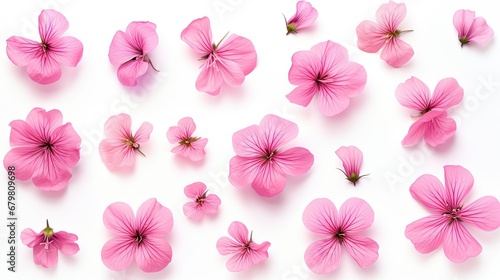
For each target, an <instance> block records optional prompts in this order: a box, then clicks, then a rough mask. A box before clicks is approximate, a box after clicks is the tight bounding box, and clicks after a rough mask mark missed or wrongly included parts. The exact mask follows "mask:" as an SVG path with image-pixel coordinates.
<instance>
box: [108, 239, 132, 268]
mask: <svg viewBox="0 0 500 280" xmlns="http://www.w3.org/2000/svg"><path fill="white" fill-rule="evenodd" d="M137 247H138V246H137V242H136V241H135V239H134V238H133V237H131V236H123V237H122V236H120V237H116V238H113V239H111V240H109V241H108V242H106V244H104V246H103V247H102V250H101V259H102V263H103V264H104V265H105V266H106V267H107V268H109V269H111V270H115V271H119V270H124V269H125V268H127V267H128V266H129V265H130V264H131V263H132V261H133V260H134V258H135V256H136V250H137Z"/></svg>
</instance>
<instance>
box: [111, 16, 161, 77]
mask: <svg viewBox="0 0 500 280" xmlns="http://www.w3.org/2000/svg"><path fill="white" fill-rule="evenodd" d="M157 45H158V34H156V24H154V23H152V22H148V21H133V22H131V23H130V24H129V25H128V26H127V30H126V32H123V31H121V30H118V31H117V32H116V33H115V36H114V37H113V41H111V45H110V46H109V53H108V56H109V61H110V62H111V64H112V65H114V66H119V67H118V73H117V75H118V80H119V81H120V83H122V85H124V86H135V85H137V78H138V77H140V76H142V75H144V74H145V73H146V71H147V70H148V67H149V65H151V67H152V68H153V69H154V70H155V71H158V70H157V69H156V68H155V67H154V66H153V63H152V62H151V59H150V58H149V56H148V54H149V53H150V52H152V51H153V50H154V49H155V48H156V46H157Z"/></svg>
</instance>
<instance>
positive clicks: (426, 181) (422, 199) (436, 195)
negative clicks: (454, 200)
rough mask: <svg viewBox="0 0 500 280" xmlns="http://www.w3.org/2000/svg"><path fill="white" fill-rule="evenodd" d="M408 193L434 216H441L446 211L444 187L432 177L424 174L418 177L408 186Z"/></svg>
mask: <svg viewBox="0 0 500 280" xmlns="http://www.w3.org/2000/svg"><path fill="white" fill-rule="evenodd" d="M410 193H411V196H413V198H415V200H416V201H418V202H419V203H420V204H422V205H423V206H425V207H426V208H427V209H429V210H431V211H432V212H433V213H434V214H442V213H443V211H445V210H446V209H447V201H446V192H445V190H444V186H443V184H441V182H440V181H439V179H438V178H436V176H434V175H429V174H424V175H422V176H420V177H418V178H417V180H415V182H414V183H413V184H412V185H411V186H410Z"/></svg>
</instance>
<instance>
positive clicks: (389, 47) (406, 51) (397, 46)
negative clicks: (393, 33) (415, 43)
mask: <svg viewBox="0 0 500 280" xmlns="http://www.w3.org/2000/svg"><path fill="white" fill-rule="evenodd" d="M413 54H414V52H413V48H412V47H411V46H410V45H409V44H408V43H406V42H403V41H402V40H401V39H399V38H397V37H393V38H391V39H390V40H389V41H388V42H387V44H386V45H385V47H384V48H383V49H382V52H381V53H380V58H382V59H383V60H385V62H387V64H389V65H390V66H392V67H395V68H398V67H401V66H403V65H404V64H406V63H407V62H408V61H410V59H411V58H412V57H413Z"/></svg>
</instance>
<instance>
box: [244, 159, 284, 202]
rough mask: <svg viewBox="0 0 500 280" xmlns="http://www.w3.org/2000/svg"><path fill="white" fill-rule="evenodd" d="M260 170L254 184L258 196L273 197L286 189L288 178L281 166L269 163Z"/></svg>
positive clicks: (260, 167)
mask: <svg viewBox="0 0 500 280" xmlns="http://www.w3.org/2000/svg"><path fill="white" fill-rule="evenodd" d="M258 168H259V170H258V171H257V175H256V176H255V180H254V181H253V183H252V188H253V189H254V190H255V192H257V194H259V195H260V196H264V197H272V196H275V195H277V194H279V193H281V192H282V191H283V190H284V189H285V186H286V177H285V174H284V173H283V171H282V170H281V168H280V167H279V166H277V165H274V164H272V163H269V162H267V163H265V164H262V165H261V166H259V167H258Z"/></svg>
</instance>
